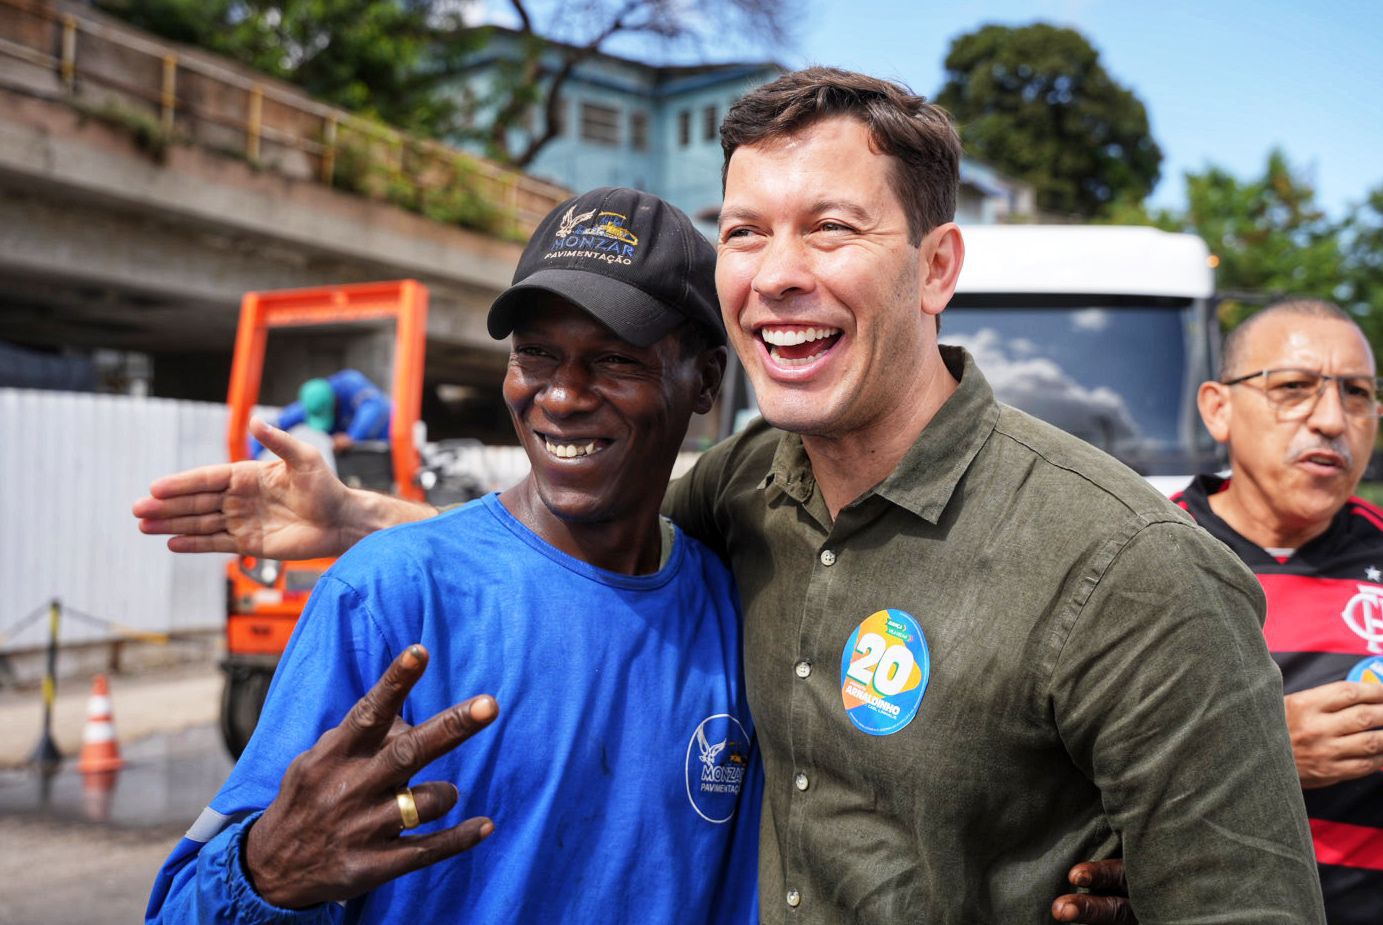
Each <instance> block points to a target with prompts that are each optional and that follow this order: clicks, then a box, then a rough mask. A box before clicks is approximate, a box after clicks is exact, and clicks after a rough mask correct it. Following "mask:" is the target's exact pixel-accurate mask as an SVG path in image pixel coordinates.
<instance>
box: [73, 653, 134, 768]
mask: <svg viewBox="0 0 1383 925" xmlns="http://www.w3.org/2000/svg"><path fill="white" fill-rule="evenodd" d="M124 764H125V762H124V760H122V759H121V757H120V743H119V742H118V741H116V738H115V720H114V719H112V717H111V709H110V683H109V682H108V681H107V680H106V676H105V675H103V674H98V675H97V676H96V677H94V678H92V679H91V699H90V700H88V701H87V702H86V729H84V730H83V731H82V754H81V757H80V758H78V759H77V770H78V771H81V772H82V773H83V774H91V773H93V772H99V771H114V770H116V769H117V768H121V767H123V766H124Z"/></svg>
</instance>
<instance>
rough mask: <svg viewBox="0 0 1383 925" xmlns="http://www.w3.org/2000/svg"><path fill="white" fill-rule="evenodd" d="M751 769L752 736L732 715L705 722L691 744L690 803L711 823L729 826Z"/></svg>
mask: <svg viewBox="0 0 1383 925" xmlns="http://www.w3.org/2000/svg"><path fill="white" fill-rule="evenodd" d="M748 768H749V736H748V735H747V734H746V733H745V731H744V727H743V726H741V725H740V721H739V720H737V719H735V718H734V717H733V716H731V715H730V714H728V713H717V714H715V715H714V716H708V717H706V718H705V719H703V720H702V721H701V722H700V723H699V724H698V725H697V727H696V731H695V732H693V733H692V737H691V741H690V742H688V743H687V799H689V800H691V805H692V809H694V810H696V814H697V815H698V816H700V817H701V818H702V819H705V820H706V821H707V822H717V823H719V822H729V821H730V819H731V818H732V817H733V816H734V815H735V807H736V806H737V805H739V795H740V788H741V787H742V786H744V774H745V771H746V770H748Z"/></svg>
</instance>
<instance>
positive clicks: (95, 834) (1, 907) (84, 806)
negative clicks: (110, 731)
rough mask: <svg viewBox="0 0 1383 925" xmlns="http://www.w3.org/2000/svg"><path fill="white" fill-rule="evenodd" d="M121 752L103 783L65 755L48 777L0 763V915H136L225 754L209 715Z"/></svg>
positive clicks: (42, 919)
mask: <svg viewBox="0 0 1383 925" xmlns="http://www.w3.org/2000/svg"><path fill="white" fill-rule="evenodd" d="M117 709H118V708H117ZM117 722H118V719H117ZM124 757H125V759H126V762H127V765H126V767H125V768H124V769H123V770H122V771H121V772H120V773H119V776H118V777H117V778H116V779H115V780H114V782H113V783H114V786H113V788H112V789H110V790H109V791H102V790H101V789H99V788H88V786H87V783H88V782H87V781H85V780H84V779H83V778H82V776H81V775H79V774H78V773H77V772H76V771H75V770H74V769H73V768H72V767H71V764H72V762H69V763H68V766H67V767H64V768H63V769H62V770H60V771H59V772H58V774H57V775H55V776H54V777H53V778H51V779H50V780H49V781H47V782H46V783H45V782H44V781H43V779H42V778H40V777H39V776H38V775H37V774H36V773H35V772H32V771H28V770H20V769H9V770H3V771H0V925H107V923H109V925H117V923H119V925H125V923H132V922H139V921H142V920H143V914H144V905H145V903H146V902H147V901H148V897H149V886H150V884H151V883H152V882H153V877H154V871H155V870H157V869H158V866H159V864H161V863H162V862H163V859H164V858H165V857H166V856H167V854H168V852H169V851H170V850H171V849H172V847H173V845H174V844H175V843H176V842H177V840H178V838H179V837H181V835H182V833H183V832H184V831H185V830H186V829H187V826H188V825H189V824H190V823H191V821H192V820H193V819H194V818H196V816H197V814H198V813H199V812H201V809H202V807H203V806H205V805H206V803H207V801H208V800H209V799H210V798H211V795H212V794H213V793H215V791H216V789H217V788H218V787H219V786H220V784H221V781H222V780H224V779H225V776H226V774H227V773H228V772H229V771H230V766H231V762H230V758H229V757H228V756H227V755H226V753H225V750H224V747H223V746H222V744H221V740H220V733H219V732H218V731H217V728H216V727H215V726H214V725H211V724H204V725H200V726H195V727H192V728H189V729H184V730H181V731H178V732H171V733H160V734H156V735H152V736H149V737H147V738H144V739H141V740H140V741H138V742H133V743H131V744H129V745H128V746H126V747H125V749H124Z"/></svg>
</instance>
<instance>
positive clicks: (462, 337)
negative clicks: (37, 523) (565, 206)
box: [0, 0, 563, 436]
mask: <svg viewBox="0 0 1383 925" xmlns="http://www.w3.org/2000/svg"><path fill="white" fill-rule="evenodd" d="M30 6H32V5H26V4H24V3H23V2H22V0H0V341H8V342H11V343H13V344H18V345H21V346H29V347H37V348H59V347H61V348H65V349H69V350H71V349H77V350H96V349H110V350H117V351H131V352H136V353H139V354H145V355H147V356H148V357H149V358H150V360H151V362H152V367H153V369H152V389H153V393H154V394H157V395H164V396H168V397H176V398H194V399H203V400H211V401H220V400H223V399H224V397H225V384H226V380H227V376H228V373H229V364H230V350H231V346H232V343H233V335H234V330H235V323H236V318H237V314H238V309H239V301H240V297H241V295H242V294H243V293H244V292H246V291H247V290H252V289H277V288H287V287H299V286H312V285H320V284H325V283H337V282H354V281H363V280H371V279H393V278H400V277H413V278H416V279H419V280H421V281H423V282H424V283H425V284H426V285H427V286H428V288H429V290H430V294H431V306H430V313H429V323H428V364H427V379H428V380H429V384H430V385H434V386H436V385H450V386H452V388H450V389H444V390H443V393H444V394H446V395H449V396H450V397H451V398H453V399H454V400H455V401H456V402H459V403H461V404H464V403H465V402H466V400H467V399H468V398H469V399H470V400H471V401H472V404H473V407H471V408H469V409H467V408H465V407H452V408H451V409H450V410H451V411H452V412H453V416H455V415H456V414H460V416H461V417H462V418H470V419H471V420H469V422H468V424H469V426H468V427H467V428H466V429H467V430H469V431H470V432H472V433H479V434H480V435H482V436H483V435H484V433H485V428H486V427H487V426H489V425H496V426H498V428H499V430H500V434H501V435H502V434H503V433H504V432H506V431H507V430H508V425H507V423H506V422H505V421H504V419H503V418H502V417H501V416H500V415H499V414H498V412H497V408H496V405H497V402H496V401H495V398H496V396H497V394H498V388H497V387H498V382H499V378H500V376H501V375H502V370H503V364H504V358H505V356H506V351H505V350H504V349H503V348H502V346H501V345H498V344H496V343H495V342H494V341H492V340H490V338H489V336H488V335H487V334H486V332H485V327H484V316H485V310H486V309H487V307H488V305H489V302H490V300H491V299H492V298H493V297H494V295H495V294H496V293H498V292H499V291H500V290H501V289H503V288H504V287H505V286H506V285H508V282H509V278H510V275H511V274H512V272H513V267H514V264H515V263H516V261H517V259H518V255H519V251H520V247H519V245H518V244H516V243H514V241H515V239H518V238H521V236H522V235H521V233H519V232H521V231H522V230H523V229H522V227H521V226H520V225H518V224H516V225H515V226H513V227H511V228H509V229H507V230H508V231H509V233H508V234H506V235H504V236H496V235H487V234H482V233H479V232H475V231H469V230H466V229H463V228H461V227H458V226H456V225H453V224H443V223H440V222H436V221H432V220H429V219H427V218H425V217H423V216H422V215H419V214H415V213H413V212H409V211H405V210H403V209H401V208H398V207H396V206H394V205H391V204H390V203H388V202H386V201H381V200H379V199H371V198H366V197H364V196H361V195H357V194H354V193H350V192H344V191H342V190H339V189H336V188H333V187H332V186H329V185H327V184H324V183H322V182H320V179H319V174H320V171H319V170H318V169H317V165H316V164H314V163H313V162H311V157H310V156H309V155H310V154H311V149H310V143H306V144H305V147H306V148H307V149H308V154H304V153H303V151H302V150H298V149H294V150H290V149H288V148H287V147H285V148H284V151H286V152H287V154H286V155H285V156H283V157H279V158H277V159H275V158H272V157H270V156H268V154H267V149H268V147H269V145H270V143H271V142H272V141H273V140H274V139H276V138H277V139H279V140H280V141H281V140H282V137H283V135H284V132H286V131H287V130H286V129H285V130H284V132H280V133H279V134H277V135H276V134H273V133H271V132H270V131H269V130H268V127H267V126H266V125H265V124H264V123H265V121H267V120H265V119H264V117H263V116H262V115H261V116H260V117H259V118H260V119H261V120H262V121H261V122H260V123H259V124H258V125H254V123H253V120H252V121H251V122H249V123H247V126H253V127H254V128H255V129H256V130H257V131H259V132H261V133H262V135H263V138H262V139H260V138H255V139H253V141H254V142H255V146H256V147H255V150H254V154H255V155H256V157H254V158H248V157H246V156H245V150H244V148H243V147H239V145H240V142H239V139H240V134H236V133H234V132H231V133H229V135H228V134H227V132H225V131H222V134H221V136H220V137H221V138H222V139H223V140H222V142H221V143H218V142H217V137H218V136H216V135H215V134H214V133H213V132H208V131H205V130H203V129H204V128H207V127H209V128H210V129H212V130H215V129H217V128H218V125H217V124H209V126H202V125H200V124H197V125H195V126H194V125H193V123H192V119H191V117H190V116H189V114H188V112H187V111H188V110H191V109H192V104H191V102H190V101H188V102H184V100H183V99H182V98H180V97H178V96H176V95H175V96H174V100H175V102H174V103H173V104H172V105H168V104H167V102H166V100H165V112H164V116H165V122H166V123H167V124H168V125H170V126H171V127H172V128H173V130H174V131H173V132H171V133H170V134H169V137H167V138H165V139H163V143H162V145H161V146H160V147H159V148H157V149H156V150H153V151H152V152H151V147H152V146H151V145H150V144H149V139H148V137H147V132H148V130H147V129H145V128H142V127H141V126H142V123H141V122H140V121H139V118H138V117H137V116H131V115H130V113H131V112H135V113H138V112H139V110H138V109H136V108H134V107H135V106H136V105H138V104H140V103H141V102H143V98H142V97H141V95H140V94H138V93H132V92H130V91H129V87H130V86H131V85H132V84H134V83H137V81H138V79H139V76H140V74H142V73H144V72H145V71H147V69H144V70H141V69H140V68H139V67H136V66H135V65H134V64H133V63H132V59H131V56H132V55H133V54H134V52H132V51H130V50H129V47H133V48H134V49H135V50H136V51H143V52H144V53H145V54H146V56H148V55H156V54H157V53H158V52H159V51H160V50H162V51H163V52H164V61H165V65H164V86H163V89H164V90H167V88H168V83H167V80H168V78H167V70H168V66H167V64H166V62H167V61H168V60H169V59H170V56H173V55H176V61H177V65H178V66H179V67H181V68H182V69H183V70H182V73H183V74H191V73H194V71H195V68H196V66H197V65H200V66H201V70H202V71H205V72H208V73H211V74H224V75H227V76H225V77H224V79H223V80H222V83H223V84H224V86H219V87H218V88H217V90H216V92H217V93H219V94H220V96H219V97H216V99H217V100H224V99H225V98H226V97H227V95H228V94H231V93H233V92H239V93H241V94H242V95H244V94H247V93H248V94H249V98H250V100H251V102H252V103H253V95H254V94H255V93H258V94H259V95H260V97H261V102H260V103H259V105H260V106H261V107H264V105H265V104H264V102H263V99H266V98H268V99H271V100H272V99H277V98H287V99H288V100H289V102H290V103H291V102H293V96H294V94H297V91H296V90H294V89H292V88H288V87H284V86H281V85H274V84H272V83H271V82H267V81H265V79H264V78H262V77H259V76H258V75H254V74H253V72H248V71H243V70H241V69H238V68H235V67H233V66H231V65H229V64H227V63H226V62H224V61H221V60H220V59H214V58H212V57H211V56H206V55H202V54H201V53H199V52H195V51H192V50H189V49H184V48H178V47H175V46H160V45H158V44H156V43H153V42H152V41H150V40H148V39H147V38H145V37H143V36H142V35H141V34H139V33H135V32H134V31H133V30H129V29H128V28H127V27H124V26H121V25H119V24H117V23H114V22H113V21H110V20H107V19H105V18H103V17H99V16H96V15H95V14H92V13H91V12H90V10H89V8H85V7H76V6H74V7H72V8H70V10H69V11H70V12H71V13H73V14H74V17H80V19H79V20H78V22H79V25H78V27H77V28H76V29H73V27H72V25H71V21H70V20H69V21H67V22H64V21H61V20H50V19H45V18H44V17H42V16H39V15H37V14H36V13H34V12H33V11H32V10H31V9H29V8H28V7H30ZM93 17H94V18H93ZM65 29H66V30H69V31H71V32H73V33H75V34H74V36H73V37H72V38H71V39H70V41H71V43H72V49H71V51H72V53H73V57H75V59H76V60H75V65H74V66H73V67H71V68H70V69H69V68H68V67H67V64H66V61H65V57H66V55H67V54H68V51H69V50H68V48H67V46H66V43H67V42H68V41H69V39H68V38H66V37H64V35H63V31H62V30H65ZM127 46H129V47H127ZM145 46H152V47H151V48H146V47H145ZM59 47H60V48H62V53H61V54H54V55H50V56H47V57H45V55H46V52H45V49H53V48H59ZM83 64H85V65H86V70H85V71H84V70H83V68H82V66H81V65H83ZM98 67H102V68H104V72H105V73H103V75H102V77H101V79H99V80H98V79H97V78H96V77H95V72H96V70H97V68H98ZM112 71H114V72H117V73H116V74H115V75H114V77H112V75H111V72H112ZM153 73H154V74H157V71H155V72H153ZM84 75H90V76H89V77H87V76H84ZM181 80H182V84H181V89H180V90H178V91H177V92H178V93H182V94H186V95H187V96H189V97H190V96H191V95H192V91H193V89H195V87H194V86H193V81H192V80H191V78H190V77H188V76H184V77H182V78H181ZM203 82H204V83H206V81H205V80H204V81H203ZM243 85H248V86H250V87H252V88H258V89H250V90H246V89H245V87H244V86H243ZM112 87H115V88H116V89H112ZM265 87H267V88H268V90H269V91H270V93H271V94H272V95H271V96H270V97H265V95H264V94H265V90H264V88H265ZM210 92H211V91H207V90H203V91H202V96H201V97H200V99H201V101H202V105H203V106H204V107H205V106H207V105H209V104H207V102H206V100H207V99H208V96H209V94H210ZM147 95H148V94H144V95H143V96H144V98H146V97H147ZM299 96H300V95H299ZM302 105H303V107H304V109H305V111H306V110H307V109H308V108H309V107H313V106H316V107H317V109H320V110H323V111H326V110H325V109H324V107H320V106H319V105H318V104H314V103H312V101H310V100H306V98H303V102H302ZM179 107H181V109H180V108H179ZM146 110H147V104H146ZM263 111H265V110H264V109H261V112H263ZM313 112H314V117H315V110H314V111H313ZM326 112H328V116H326V117H324V118H327V119H329V120H333V121H331V131H332V133H333V135H334V133H335V130H336V123H335V121H334V120H335V119H336V118H337V117H336V116H334V115H330V112H329V111H326ZM175 116H176V117H180V118H181V119H182V124H185V125H186V126H191V128H186V127H182V124H180V123H176V122H174V121H173V118H174V117H175ZM157 117H158V110H157V107H154V108H153V109H152V115H151V116H150V118H152V119H154V120H155V122H154V125H155V126H157V125H158V122H157ZM343 117H344V116H343ZM284 118H285V119H286V118H287V117H284ZM296 118H298V120H299V123H301V120H302V119H303V118H304V117H303V116H301V115H298V116H296ZM344 118H348V117H344ZM204 121H207V122H209V123H210V122H211V121H212V120H204ZM223 121H224V120H223ZM323 124H325V123H323ZM220 128H222V129H224V125H221V126H220ZM141 132H144V136H143V137H142V136H141ZM241 134H243V127H242V132H241ZM226 137H231V138H234V139H235V141H236V147H238V148H239V149H238V150H236V149H232V150H231V151H229V152H228V151H227V150H225V149H226V148H227V147H228V145H227V144H225V143H224V138H226ZM141 138H142V142H141ZM260 145H263V147H260ZM281 153H282V152H281ZM317 156H318V158H319V160H320V159H326V158H329V157H330V155H329V154H325V153H322V152H318V153H317ZM295 158H296V159H295ZM325 166H326V168H327V169H326V173H327V174H328V175H330V173H331V166H330V161H329V160H326V163H325ZM524 179H525V180H526V178H524ZM509 182H511V184H512V183H514V182H516V181H513V180H511V181H509ZM540 186H541V185H540ZM531 187H532V184H530V185H529V187H528V188H526V189H525V192H526V193H527V194H528V195H529V202H528V203H527V204H528V206H529V209H528V213H529V216H528V220H529V221H531V215H532V213H534V212H536V213H537V214H541V212H543V211H546V207H547V206H549V205H550V204H551V203H552V202H555V201H557V199H558V198H560V196H561V195H562V192H563V191H561V190H559V189H557V188H554V187H546V188H541V189H538V191H537V200H538V201H537V202H536V203H534V202H533V201H532V200H533V198H534V191H533V189H532V188H531ZM544 197H546V198H544ZM388 353H389V347H388V338H387V337H385V336H384V335H383V334H382V332H378V331H361V330H338V331H329V332H323V331H321V330H320V329H317V330H314V332H313V334H312V335H311V336H310V337H307V336H305V335H296V336H295V335H291V334H289V335H285V336H283V337H281V338H278V339H277V340H275V341H273V342H271V345H270V360H269V363H268V364H267V367H266V379H265V395H264V396H263V398H264V399H265V400H266V401H269V402H283V401H287V400H290V399H291V398H292V396H293V394H294V390H295V389H296V384H297V383H298V382H299V381H301V379H302V378H303V377H304V376H308V375H317V374H323V373H326V372H330V371H332V370H334V369H336V368H339V367H341V366H344V365H354V366H357V367H359V368H361V369H364V370H366V371H367V372H370V373H373V374H374V375H375V376H377V377H379V379H378V381H387V372H386V371H387V368H388V360H389V357H388ZM271 370H272V373H271ZM427 391H428V392H429V394H430V395H433V396H435V394H436V391H435V389H429V390H427ZM434 400H435V398H434ZM432 411H433V412H434V413H433V414H431V415H428V416H429V417H430V418H433V419H435V418H436V417H437V416H438V414H439V413H440V414H441V415H442V416H443V417H445V416H446V414H445V412H446V411H447V409H446V408H436V407H434V408H432ZM444 429H445V428H444Z"/></svg>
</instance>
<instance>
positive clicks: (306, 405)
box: [250, 369, 394, 459]
mask: <svg viewBox="0 0 1383 925" xmlns="http://www.w3.org/2000/svg"><path fill="white" fill-rule="evenodd" d="M393 413H394V404H393V402H391V401H390V400H389V398H388V396H386V395H385V394H384V393H383V392H381V391H380V390H379V387H378V386H377V385H375V384H374V383H373V382H371V381H370V380H369V379H368V378H367V377H366V376H365V374H364V373H362V372H360V371H359V370H355V369H343V370H341V371H340V372H337V373H332V374H331V375H330V376H328V377H326V378H325V379H309V380H307V381H306V382H304V383H303V384H302V385H301V386H300V387H299V388H298V400H297V401H295V402H292V403H290V404H288V405H285V406H284V409H283V410H282V411H280V412H279V416H278V420H277V421H275V424H276V425H277V426H278V427H279V429H280V430H292V429H293V428H294V427H297V426H298V425H300V424H305V425H307V426H308V427H310V428H312V429H313V430H315V431H320V432H321V433H324V434H327V435H329V436H330V437H331V445H332V448H333V449H334V450H336V451H337V452H340V451H342V450H344V449H346V448H347V447H349V446H350V445H351V444H352V443H355V442H356V441H357V440H387V439H388V438H389V422H390V421H391V419H392V418H393ZM263 450H264V445H263V444H262V443H260V442H259V441H258V440H257V439H255V438H254V437H251V438H250V458H251V459H254V458H256V457H258V456H259V454H260V453H261V452H263Z"/></svg>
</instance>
